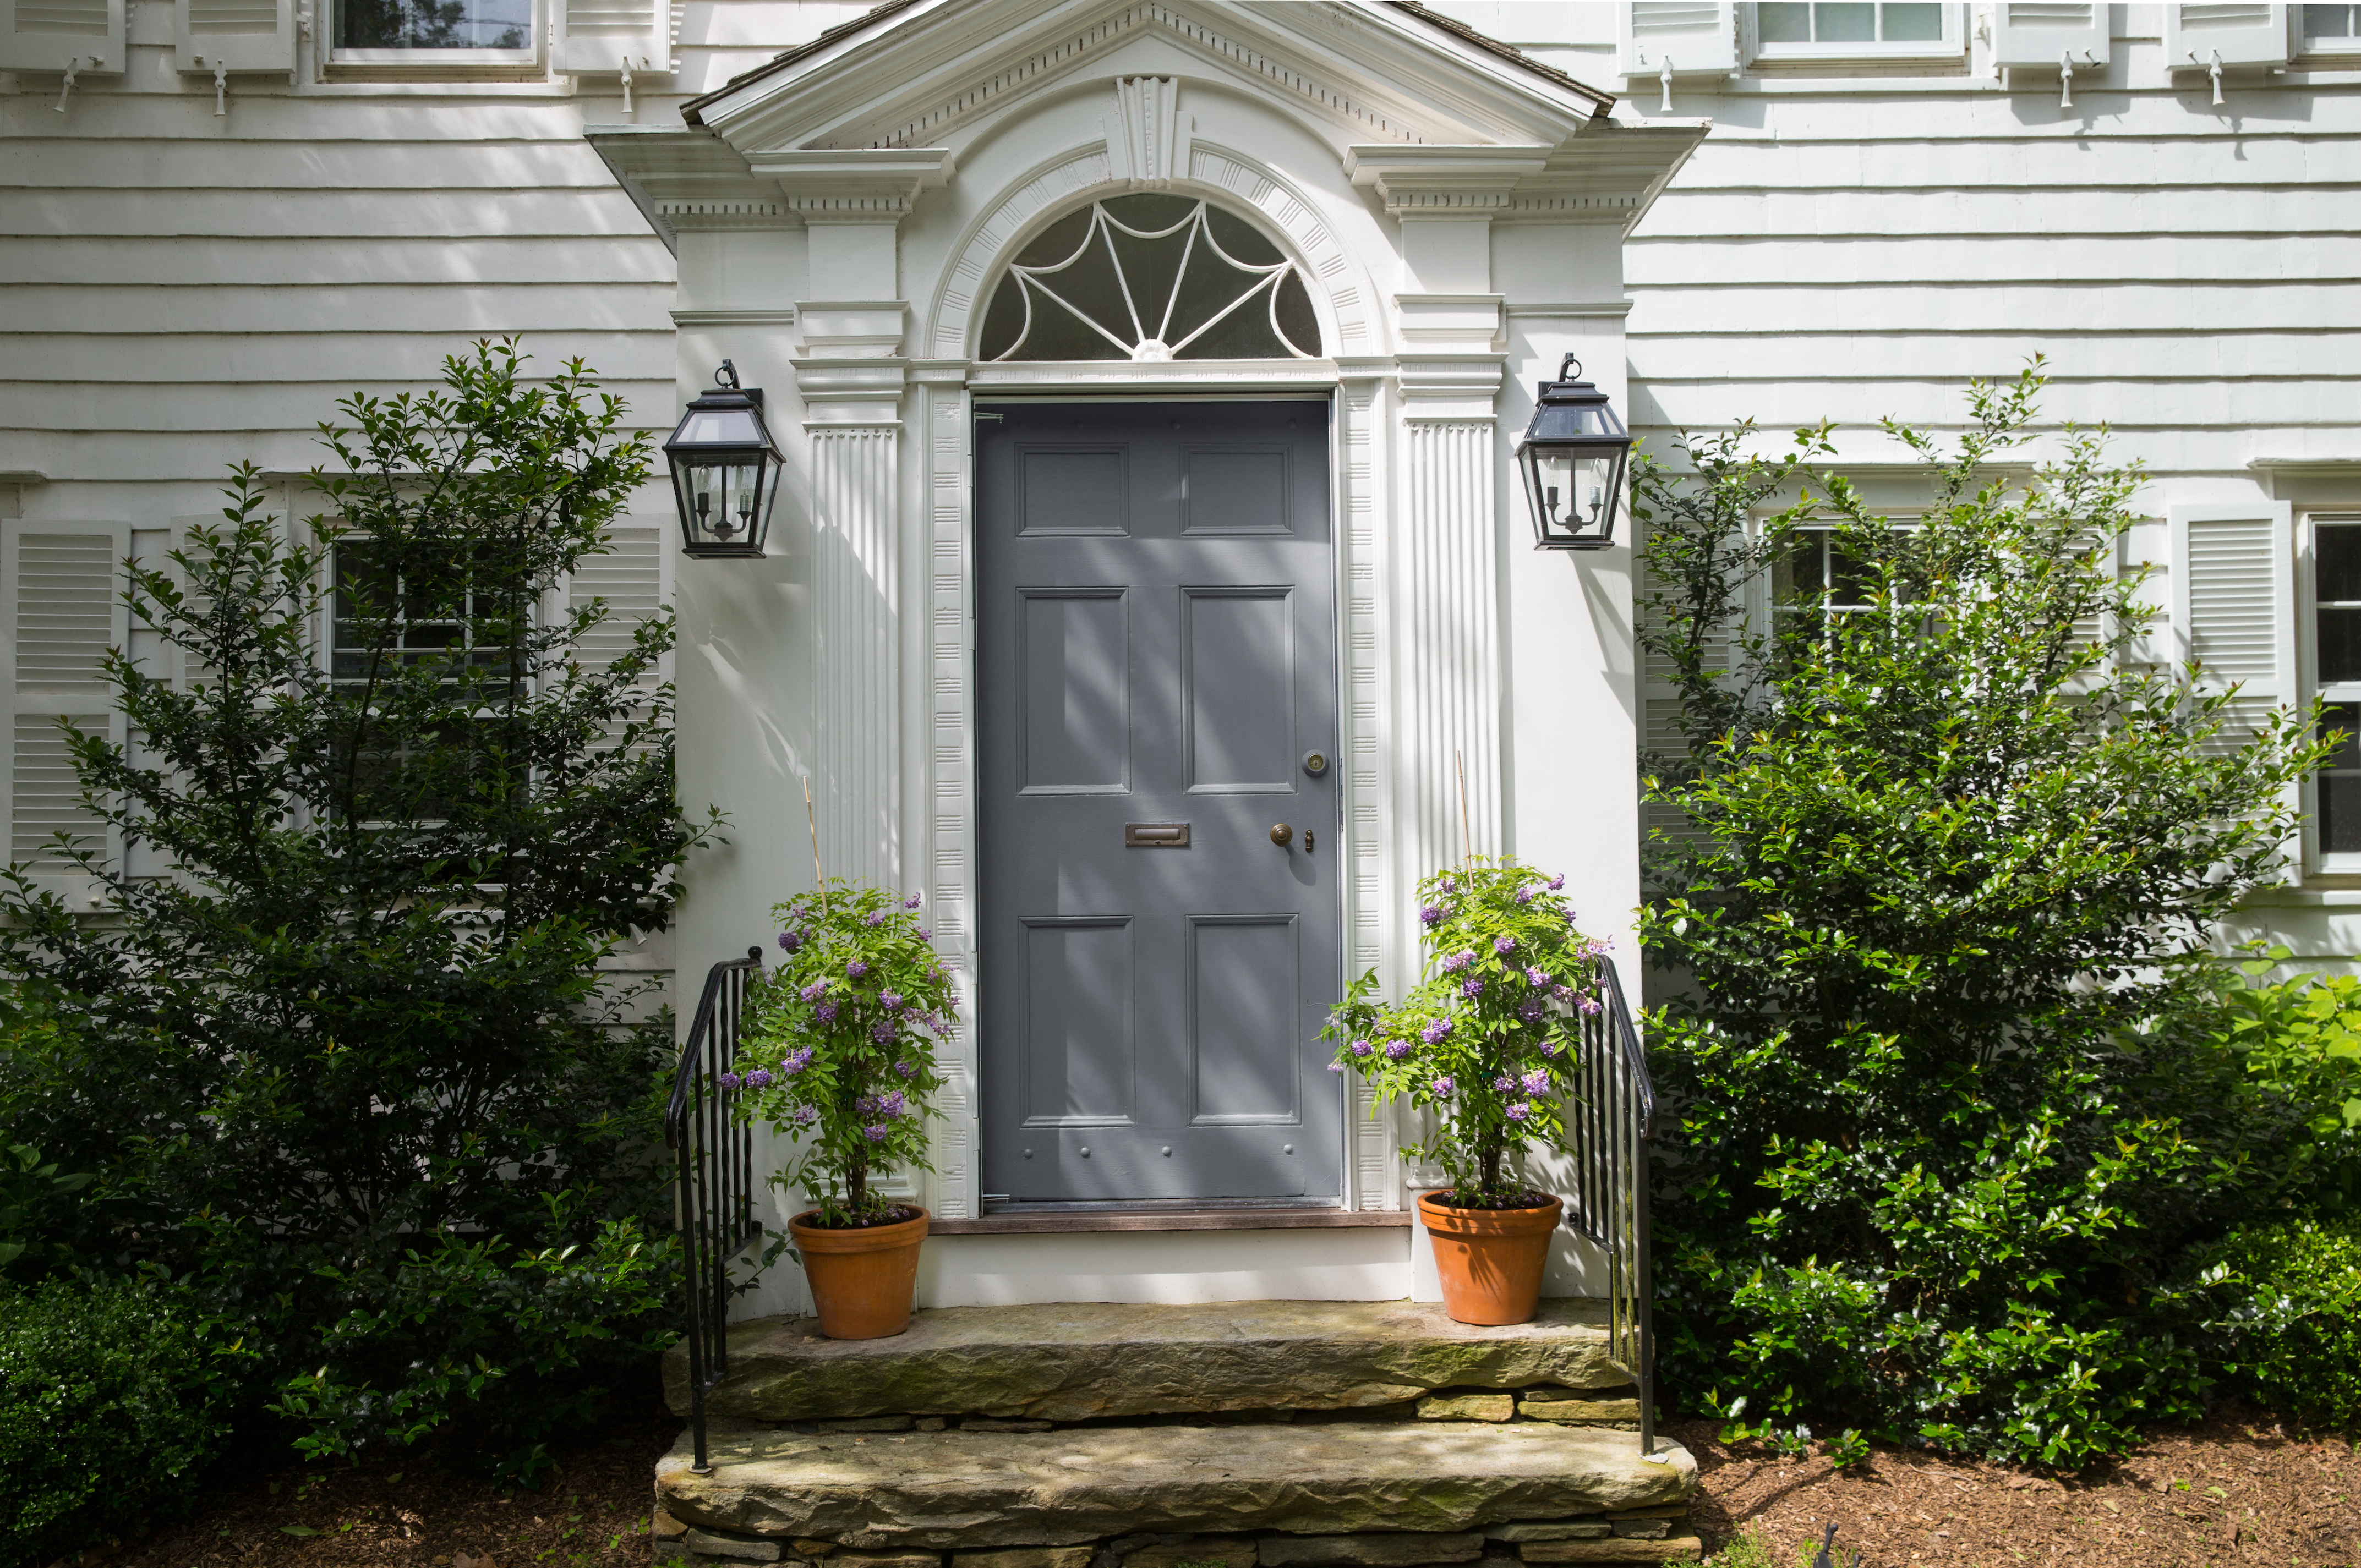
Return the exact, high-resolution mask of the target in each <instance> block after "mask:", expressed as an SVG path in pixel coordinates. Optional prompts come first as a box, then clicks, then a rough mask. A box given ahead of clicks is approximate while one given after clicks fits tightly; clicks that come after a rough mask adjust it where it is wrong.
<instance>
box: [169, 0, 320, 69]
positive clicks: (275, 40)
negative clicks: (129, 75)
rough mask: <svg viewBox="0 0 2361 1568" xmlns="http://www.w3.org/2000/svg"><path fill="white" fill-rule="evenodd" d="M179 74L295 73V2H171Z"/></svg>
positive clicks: (174, 46)
mask: <svg viewBox="0 0 2361 1568" xmlns="http://www.w3.org/2000/svg"><path fill="white" fill-rule="evenodd" d="M172 15H173V19H174V20H175V21H176V22H177V23H178V24H179V33H178V36H177V37H175V38H174V39H173V43H172V48H173V52H174V54H175V56H176V57H177V59H178V60H179V63H180V67H181V70H182V71H200V72H203V73H204V74H207V75H210V74H212V73H213V72H214V71H215V70H222V71H287V72H289V73H290V74H292V73H293V71H294V70H295V0H172Z"/></svg>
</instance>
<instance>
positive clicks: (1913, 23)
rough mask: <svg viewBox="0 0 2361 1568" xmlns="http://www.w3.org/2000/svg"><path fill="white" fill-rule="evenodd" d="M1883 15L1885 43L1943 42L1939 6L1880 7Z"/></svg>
mask: <svg viewBox="0 0 2361 1568" xmlns="http://www.w3.org/2000/svg"><path fill="white" fill-rule="evenodd" d="M1878 9H1879V10H1881V11H1883V13H1884V14H1885V16H1884V20H1885V34H1884V37H1885V41H1886V42H1887V43H1890V44H1900V43H1940V42H1942V41H1943V7H1942V6H1940V5H1881V6H1879V7H1878Z"/></svg>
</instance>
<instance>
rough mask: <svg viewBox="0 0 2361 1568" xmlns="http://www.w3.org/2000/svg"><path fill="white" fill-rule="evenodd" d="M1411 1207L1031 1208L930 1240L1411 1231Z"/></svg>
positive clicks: (944, 1223)
mask: <svg viewBox="0 0 2361 1568" xmlns="http://www.w3.org/2000/svg"><path fill="white" fill-rule="evenodd" d="M1410 1218H1411V1217H1410V1211H1409V1210H1407V1209H1386V1210H1355V1209H1063V1210H1060V1209H1027V1210H1023V1211H1020V1212H1016V1213H1008V1214H987V1215H985V1216H984V1217H983V1218H982V1219H980V1220H935V1221H932V1222H930V1223H928V1226H927V1234H928V1235H930V1236H1010V1235H1028V1234H1030V1235H1039V1234H1066V1235H1071V1234H1078V1233H1089V1232H1097V1231H1323V1230H1348V1229H1349V1230H1358V1229H1368V1228H1375V1227H1393V1228H1400V1229H1407V1228H1408V1226H1409V1224H1410Z"/></svg>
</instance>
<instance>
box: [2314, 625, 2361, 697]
mask: <svg viewBox="0 0 2361 1568" xmlns="http://www.w3.org/2000/svg"><path fill="white" fill-rule="evenodd" d="M2315 620H2316V621H2317V624H2318V626H2319V630H2320V684H2321V685H2324V686H2333V685H2338V684H2340V683H2342V682H2345V681H2361V609H2323V610H2322V611H2320V612H2319V614H2318V616H2317V617H2316V618H2315Z"/></svg>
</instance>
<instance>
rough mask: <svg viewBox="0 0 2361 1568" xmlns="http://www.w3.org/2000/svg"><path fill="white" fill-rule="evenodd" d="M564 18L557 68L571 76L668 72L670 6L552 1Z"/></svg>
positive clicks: (659, 1)
mask: <svg viewBox="0 0 2361 1568" xmlns="http://www.w3.org/2000/svg"><path fill="white" fill-rule="evenodd" d="M553 3H554V4H555V5H558V7H559V8H560V10H561V11H562V12H563V14H564V24H563V29H562V32H561V34H560V37H559V38H558V45H557V65H558V69H559V70H560V71H565V72H566V73H567V74H568V75H573V76H601V75H604V76H616V75H620V74H622V73H623V72H625V71H629V72H630V73H631V75H633V76H664V75H668V74H670V73H671V71H672V5H671V3H670V0H553Z"/></svg>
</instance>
